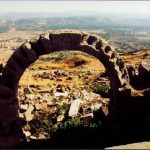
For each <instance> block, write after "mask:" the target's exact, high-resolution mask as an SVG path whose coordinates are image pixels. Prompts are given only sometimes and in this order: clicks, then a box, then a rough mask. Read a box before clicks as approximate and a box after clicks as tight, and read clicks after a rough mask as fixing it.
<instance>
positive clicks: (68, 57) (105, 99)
mask: <svg viewBox="0 0 150 150" xmlns="http://www.w3.org/2000/svg"><path fill="white" fill-rule="evenodd" d="M40 33H41V31H39V32H35V31H32V32H27V31H14V30H11V31H9V32H8V33H2V34H0V63H2V64H3V66H5V64H6V62H7V60H8V58H9V57H10V56H11V54H12V53H13V52H14V51H15V48H16V47H18V46H19V45H21V44H22V43H24V42H25V41H27V40H28V39H32V38H34V37H37V35H39V34H40ZM22 35H23V36H22ZM120 56H121V58H122V59H123V60H124V61H125V63H126V64H132V65H134V66H135V68H138V66H139V64H140V63H141V61H142V60H143V59H150V50H140V51H135V52H131V53H129V54H127V53H120ZM18 88H19V90H18V92H19V100H20V101H19V107H20V110H19V111H20V114H19V115H20V117H22V118H24V119H25V120H26V121H27V124H26V125H25V127H24V128H23V131H24V133H25V135H26V137H27V140H29V141H32V140H37V139H49V138H50V137H51V136H53V135H54V133H55V132H56V131H58V130H60V129H61V130H62V129H66V128H68V127H69V128H70V127H79V126H81V127H90V128H95V127H99V126H100V125H101V124H102V123H103V119H104V115H105V116H107V115H108V104H109V101H110V97H109V94H108V90H109V88H110V83H109V80H108V77H107V73H106V72H105V68H104V66H103V65H102V64H101V63H100V62H99V61H98V60H97V59H96V58H95V57H93V56H90V55H87V54H85V53H81V52H77V51H74V52H57V53H53V54H50V55H44V56H41V57H40V58H39V59H38V60H37V61H36V62H35V63H34V64H32V65H31V66H30V67H29V68H28V69H26V71H25V73H24V75H23V76H22V78H21V80H20V82H19V87H18ZM133 93H134V94H135V95H137V96H138V95H140V94H142V93H143V91H138V92H137V91H136V92H135V91H134V92H133ZM72 99H74V100H75V101H76V102H75V104H74V105H79V103H81V107H80V110H79V111H75V112H74V111H72V109H71V106H70V105H72V104H71V103H70V101H71V100H72ZM72 107H73V106H72ZM99 110H100V111H99ZM97 112H98V114H97ZM74 115H75V116H76V117H73V116H74Z"/></svg>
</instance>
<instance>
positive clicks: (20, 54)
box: [0, 30, 129, 146]
mask: <svg viewBox="0 0 150 150" xmlns="http://www.w3.org/2000/svg"><path fill="white" fill-rule="evenodd" d="M62 50H63V51H64V50H70V51H71V50H78V51H82V52H85V53H87V54H90V55H93V56H94V57H96V58H97V59H99V60H100V62H101V63H102V64H103V65H104V67H105V68H106V71H107V73H108V77H109V80H110V86H111V89H112V91H114V92H118V91H120V90H125V89H127V88H129V76H128V72H127V69H126V66H125V64H124V62H123V60H122V59H121V58H120V57H119V55H118V54H117V52H116V51H115V50H114V49H113V48H112V47H111V46H110V45H109V44H108V43H107V42H106V41H104V40H103V39H102V38H100V37H98V36H96V35H91V34H88V33H86V32H80V31H76V30H56V31H50V32H48V33H45V34H42V35H40V37H39V38H38V39H34V40H31V41H28V42H25V43H24V44H22V45H21V46H20V47H19V48H17V49H16V51H15V52H14V53H13V54H12V56H11V57H10V58H9V60H8V62H7V64H6V66H5V68H4V69H3V73H2V76H1V80H0V130H1V129H2V130H3V131H4V135H9V134H11V133H12V130H11V128H10V125H11V124H12V123H13V122H14V121H15V122H17V121H16V120H17V119H18V118H19V117H18V108H19V107H18V99H17V89H18V82H19V80H20V78H21V76H22V74H23V73H24V71H25V69H26V68H27V67H28V66H29V65H30V64H32V63H34V62H35V61H36V60H37V59H38V58H39V56H40V55H44V54H50V53H53V52H57V51H62ZM0 132H1V131H0ZM15 132H16V130H15ZM18 132H20V130H19V131H18ZM0 134H1V133H0ZM7 144H8V143H7ZM3 145H4V144H3ZM0 146H1V142H0Z"/></svg>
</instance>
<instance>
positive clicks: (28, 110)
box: [26, 105, 34, 114]
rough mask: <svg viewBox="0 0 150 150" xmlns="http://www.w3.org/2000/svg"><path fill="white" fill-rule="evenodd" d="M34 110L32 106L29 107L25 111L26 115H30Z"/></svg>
mask: <svg viewBox="0 0 150 150" xmlns="http://www.w3.org/2000/svg"><path fill="white" fill-rule="evenodd" d="M33 110H34V107H33V106H32V105H30V106H29V107H28V109H27V111H26V113H29V114H30V113H32V111H33Z"/></svg>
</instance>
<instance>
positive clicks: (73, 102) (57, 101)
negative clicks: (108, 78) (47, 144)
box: [19, 85, 109, 140]
mask: <svg viewBox="0 0 150 150" xmlns="http://www.w3.org/2000/svg"><path fill="white" fill-rule="evenodd" d="M28 88H29V89H28ZM28 88H27V89H28V90H29V91H30V92H28V93H27V92H26V94H25V93H24V91H26V90H22V91H21V90H20V91H19V96H20V104H19V105H20V106H19V108H20V110H19V117H21V118H24V119H25V120H26V122H27V124H26V126H25V127H24V128H23V132H24V134H25V135H26V137H27V139H28V140H29V139H42V138H43V139H46V138H48V137H49V136H48V134H47V133H46V131H39V129H36V130H37V131H36V136H35V134H34V135H32V130H31V127H30V125H29V123H30V122H31V121H33V120H34V117H35V115H36V114H39V115H40V114H41V113H46V112H48V113H53V111H57V109H58V108H59V107H60V106H63V105H67V107H68V109H67V110H66V111H67V117H71V118H74V117H78V118H80V119H82V120H84V121H86V122H89V121H91V120H92V118H93V117H94V115H93V112H94V111H98V110H100V109H102V108H103V107H104V108H105V106H107V105H108V103H109V99H108V98H102V97H101V96H100V95H99V94H95V93H93V92H89V91H87V90H86V89H84V90H80V89H68V87H65V86H62V85H58V86H56V88H55V89H54V90H53V92H51V91H49V92H47V93H44V94H43V93H35V94H34V93H33V92H32V88H31V87H28ZM24 95H25V96H24ZM65 117H66V115H65V110H63V111H62V113H61V114H58V115H57V116H55V119H56V122H61V121H63V120H64V119H66V118H65ZM41 119H42V118H41ZM37 132H39V134H37Z"/></svg>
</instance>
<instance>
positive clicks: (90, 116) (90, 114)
mask: <svg viewBox="0 0 150 150" xmlns="http://www.w3.org/2000/svg"><path fill="white" fill-rule="evenodd" d="M81 119H83V120H84V121H85V122H90V121H91V120H92V119H93V113H89V114H86V115H84V116H82V117H81Z"/></svg>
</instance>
